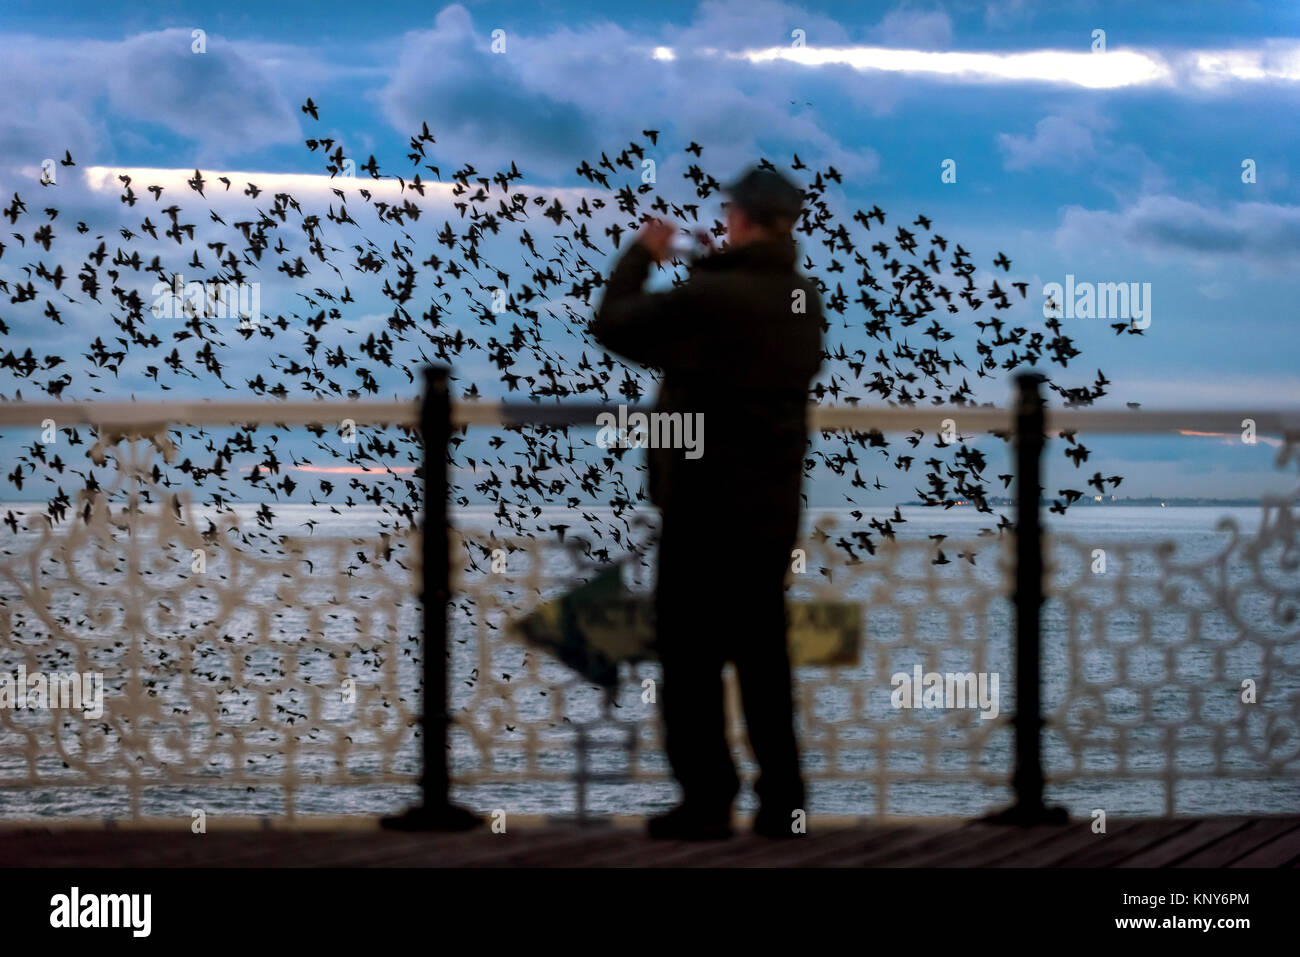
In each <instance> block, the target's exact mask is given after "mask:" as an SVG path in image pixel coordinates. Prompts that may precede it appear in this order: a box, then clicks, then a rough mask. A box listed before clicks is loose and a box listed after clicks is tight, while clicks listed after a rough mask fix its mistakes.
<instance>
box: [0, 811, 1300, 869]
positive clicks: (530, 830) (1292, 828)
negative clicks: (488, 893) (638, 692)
mask: <svg viewBox="0 0 1300 957" xmlns="http://www.w3.org/2000/svg"><path fill="white" fill-rule="evenodd" d="M813 827H814V830H813V832H812V833H810V834H809V835H808V836H807V837H805V838H802V839H799V840H790V841H771V840H765V839H762V838H758V837H755V836H753V835H751V834H749V833H746V832H745V831H743V830H738V832H737V836H736V837H734V838H733V839H731V840H729V841H721V842H709V843H687V842H677V841H651V840H649V839H647V838H646V837H645V836H644V834H643V833H642V831H641V829H640V827H637V826H633V823H632V822H623V823H621V824H613V825H606V826H599V827H591V826H589V827H578V826H576V825H572V824H569V825H566V824H554V823H544V822H530V823H519V822H516V823H512V824H511V825H510V827H509V830H508V832H507V833H504V834H494V833H492V832H491V831H490V830H487V829H482V830H478V831H474V832H470V833H465V834H399V833H390V832H387V831H381V830H379V829H378V828H377V827H376V826H374V825H373V824H372V823H369V822H353V823H351V824H350V825H349V826H346V827H342V826H340V827H326V828H322V827H311V828H307V827H302V828H295V829H273V828H257V827H248V828H242V829H237V828H231V827H229V826H225V827H221V828H214V829H212V830H210V831H209V833H207V834H202V835H195V834H191V833H190V832H189V830H188V829H180V828H175V827H172V828H166V829H159V828H139V827H90V828H88V827H73V826H63V825H60V826H54V827H40V826H35V825H32V824H5V825H2V826H0V867H31V866H33V865H34V864H36V866H41V867H1089V868H1091V867H1216V868H1217V867H1289V868H1295V867H1297V866H1300V816H1293V817H1215V818H1204V819H1178V820H1132V821H1116V820H1114V819H1112V820H1111V822H1110V827H1109V833H1107V834H1104V835H1102V834H1094V833H1092V830H1091V822H1090V821H1076V822H1072V823H1071V824H1069V825H1066V826H1064V827H1046V826H1045V827H1035V828H1016V827H1002V826H995V825H991V824H984V823H979V822H968V821H939V822H924V823H900V824H850V823H825V824H821V825H818V823H817V821H816V820H815V819H814V821H813Z"/></svg>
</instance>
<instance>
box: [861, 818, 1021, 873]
mask: <svg viewBox="0 0 1300 957" xmlns="http://www.w3.org/2000/svg"><path fill="white" fill-rule="evenodd" d="M1017 830H1019V829H1018V828H1010V827H1003V826H1001V825H997V824H984V823H972V824H967V825H966V826H965V827H962V828H959V829H957V830H956V831H954V832H952V833H951V834H950V835H949V836H948V838H947V839H946V840H943V841H937V842H934V843H933V844H931V845H930V846H928V847H926V848H925V849H919V850H916V851H913V852H910V853H908V854H906V855H904V856H903V857H901V858H897V859H895V860H891V861H888V862H886V863H884V864H882V865H880V866H882V867H934V866H935V865H936V864H938V862H939V861H942V860H949V859H955V860H957V861H958V862H964V861H970V860H972V859H973V858H975V859H977V858H978V855H979V854H980V852H981V851H982V850H985V849H987V848H990V847H993V846H995V845H997V844H1000V843H1002V842H1005V841H1007V840H1010V839H1012V834H1013V832H1015V831H1017Z"/></svg>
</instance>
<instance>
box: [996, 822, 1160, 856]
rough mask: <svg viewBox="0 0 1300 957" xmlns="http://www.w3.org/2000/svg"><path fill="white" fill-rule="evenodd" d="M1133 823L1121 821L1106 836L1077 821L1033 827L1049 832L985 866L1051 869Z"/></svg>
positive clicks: (1119, 832)
mask: <svg viewBox="0 0 1300 957" xmlns="http://www.w3.org/2000/svg"><path fill="white" fill-rule="evenodd" d="M1135 826H1136V822H1135V821H1121V822H1119V823H1118V824H1116V825H1112V826H1111V828H1110V830H1109V831H1108V832H1107V833H1106V834H1094V833H1093V832H1092V821H1091V819H1089V820H1078V821H1073V822H1071V823H1070V824H1066V825H1064V826H1061V827H1053V828H1035V830H1037V831H1044V832H1047V831H1050V832H1051V833H1046V834H1045V835H1044V839H1043V840H1041V841H1038V842H1037V843H1032V844H1027V845H1022V846H1020V847H1015V848H1012V849H1011V853H1009V854H1006V855H1003V856H999V857H996V858H992V859H990V860H989V862H988V864H987V865H986V866H988V867H1054V866H1056V865H1057V864H1058V863H1060V862H1061V861H1064V860H1067V859H1069V858H1070V857H1073V856H1074V855H1076V854H1078V853H1079V852H1080V851H1082V850H1085V849H1087V848H1090V847H1092V846H1093V845H1094V844H1095V843H1096V842H1097V841H1103V840H1110V839H1113V838H1114V837H1116V836H1117V835H1119V834H1121V833H1123V832H1124V831H1126V830H1128V829H1129V828H1132V827H1135Z"/></svg>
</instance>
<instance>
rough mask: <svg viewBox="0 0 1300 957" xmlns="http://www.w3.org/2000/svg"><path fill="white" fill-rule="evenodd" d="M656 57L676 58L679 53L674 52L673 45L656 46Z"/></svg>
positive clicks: (663, 58) (660, 58)
mask: <svg viewBox="0 0 1300 957" xmlns="http://www.w3.org/2000/svg"><path fill="white" fill-rule="evenodd" d="M653 55H654V58H655V59H656V60H676V59H677V54H676V53H674V52H673V48H672V47H655V50H654V54H653Z"/></svg>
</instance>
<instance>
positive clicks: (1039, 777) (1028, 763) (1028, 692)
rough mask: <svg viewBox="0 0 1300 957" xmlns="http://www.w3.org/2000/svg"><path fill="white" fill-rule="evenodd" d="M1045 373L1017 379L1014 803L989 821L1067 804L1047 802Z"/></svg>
mask: <svg viewBox="0 0 1300 957" xmlns="http://www.w3.org/2000/svg"><path fill="white" fill-rule="evenodd" d="M1042 382H1043V377H1042V376H1041V375H1039V374H1037V373H1023V374H1021V375H1019V376H1017V377H1016V435H1015V446H1016V586H1015V587H1016V591H1015V606H1016V714H1015V717H1014V718H1013V719H1012V722H1013V724H1014V726H1015V729H1016V769H1015V774H1014V776H1013V778H1012V784H1013V786H1014V787H1015V791H1016V803H1015V804H1014V805H1013V806H1012V807H1010V808H1008V809H1006V810H1005V811H1002V812H1000V813H998V814H995V815H993V816H992V818H991V820H993V821H995V822H997V823H1003V824H1020V825H1032V824H1064V823H1066V820H1067V815H1066V812H1065V809H1064V808H1049V807H1047V806H1046V805H1044V803H1043V758H1042V730H1043V718H1042V662H1041V658H1040V652H1041V649H1040V639H1041V634H1042V631H1041V620H1040V619H1041V611H1042V606H1043V530H1042V521H1041V519H1042V505H1041V498H1042V457H1043V446H1044V438H1043V431H1044V428H1045V425H1046V419H1045V416H1044V412H1043V395H1042V392H1041V389H1040V386H1041V385H1042Z"/></svg>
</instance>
